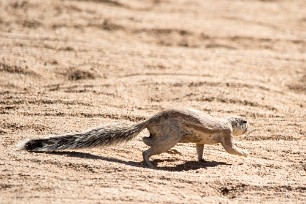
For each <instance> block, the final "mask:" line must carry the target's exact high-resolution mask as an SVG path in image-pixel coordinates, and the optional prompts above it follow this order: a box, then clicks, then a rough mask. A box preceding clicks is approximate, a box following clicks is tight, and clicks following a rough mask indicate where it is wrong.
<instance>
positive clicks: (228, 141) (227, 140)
mask: <svg viewBox="0 0 306 204" xmlns="http://www.w3.org/2000/svg"><path fill="white" fill-rule="evenodd" d="M221 144H222V146H223V147H224V149H225V150H226V151H227V152H228V153H230V154H234V155H238V156H244V157H246V156H247V155H248V152H247V151H246V150H242V149H240V148H238V147H236V146H235V145H234V144H233V142H232V136H225V137H224V138H222V139H221Z"/></svg>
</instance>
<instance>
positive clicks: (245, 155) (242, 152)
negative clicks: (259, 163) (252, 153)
mask: <svg viewBox="0 0 306 204" xmlns="http://www.w3.org/2000/svg"><path fill="white" fill-rule="evenodd" d="M248 155H249V152H248V151H247V150H242V151H241V156H244V157H247V156H248Z"/></svg>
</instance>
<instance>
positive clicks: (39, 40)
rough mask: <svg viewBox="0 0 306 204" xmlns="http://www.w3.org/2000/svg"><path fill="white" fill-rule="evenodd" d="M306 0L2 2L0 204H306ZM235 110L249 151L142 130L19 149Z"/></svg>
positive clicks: (242, 142) (239, 143) (242, 143)
mask: <svg viewBox="0 0 306 204" xmlns="http://www.w3.org/2000/svg"><path fill="white" fill-rule="evenodd" d="M302 8H306V1H304V0H294V1H291V0H269V1H268V0H265V1H263V0H262V1H259V0H247V1H227V0H223V1H222V0H205V1H192V0H177V1H175V0H165V1H163V0H143V1H140V0H139V1H136V0H131V1H130V0H129V1H123V0H121V1H119V0H87V1H86V0H62V1H60V0H44V1H41V0H18V1H16V0H12V1H7V0H0V83H1V87H0V114H1V115H0V203H26V202H27V203H64V202H65V203H76V202H81V203H114V202H116V203H134V202H137V203H207V202H208V203H219V202H221V203H226V202H238V203H239V202H241V203H246V202H247V203H258V202H267V203H279V202H286V203H288V202H289V203H305V202H306V161H305V157H306V156H305V155H306V154H305V153H306V141H305V135H306V128H305V127H306V111H305V109H306V12H305V11H304V10H303V9H302ZM180 106H182V107H193V108H196V109H199V110H201V111H204V112H207V113H209V114H211V115H213V116H216V117H223V116H227V115H232V114H235V115H241V116H244V117H246V118H247V119H248V120H249V122H250V124H251V125H252V128H253V131H251V132H250V133H249V134H247V135H244V136H242V137H241V138H237V139H236V143H237V146H239V147H241V148H244V149H247V150H248V151H249V153H250V154H249V157H247V158H242V157H238V156H232V155H230V154H228V153H226V152H225V150H224V149H223V148H222V147H221V146H220V145H214V146H208V145H207V146H206V147H205V158H206V160H208V163H199V162H197V161H196V158H197V156H196V150H195V146H194V144H179V145H177V146H176V147H175V148H176V149H177V150H178V151H179V152H180V153H164V154H161V155H157V156H153V157H152V158H153V159H154V160H155V161H154V164H155V165H156V166H157V167H156V168H155V169H149V168H146V167H145V166H144V165H143V163H142V151H144V150H146V149H147V148H148V147H146V145H145V144H143V142H142V137H143V136H146V135H147V134H148V132H147V131H146V130H145V131H143V132H142V133H141V134H140V135H139V136H138V137H137V138H135V139H134V140H133V141H131V142H129V143H126V144H121V145H119V146H112V147H107V148H95V149H86V150H77V151H64V152H58V153H53V154H46V153H40V154H39V153H28V152H24V151H18V150H17V149H16V148H15V144H16V143H18V142H19V141H21V140H23V139H26V138H36V137H42V136H48V135H56V134H62V133H66V132H77V131H84V130H87V129H90V128H93V127H96V126H99V125H105V124H109V123H112V124H113V123H123V122H124V123H131V124H132V123H135V122H139V121H142V120H144V119H145V118H147V117H150V116H152V115H153V114H154V113H157V112H159V111H161V110H163V109H166V108H173V107H180Z"/></svg>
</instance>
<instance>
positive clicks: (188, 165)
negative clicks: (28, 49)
mask: <svg viewBox="0 0 306 204" xmlns="http://www.w3.org/2000/svg"><path fill="white" fill-rule="evenodd" d="M47 153H48V154H55V155H63V156H67V157H77V158H83V159H93V160H104V161H108V162H116V163H120V164H125V165H129V166H134V167H141V168H148V167H146V166H145V165H144V163H143V162H134V161H124V160H121V159H117V158H113V157H104V156H98V155H94V154H90V153H85V152H72V151H63V152H47ZM162 161H166V160H159V159H155V160H154V161H153V162H152V163H153V164H154V165H155V166H156V164H157V162H162ZM170 161H172V160H170ZM219 165H231V164H228V163H225V162H217V161H207V162H205V163H204V162H199V161H187V162H185V163H183V164H179V165H177V166H170V167H155V168H154V169H156V170H164V171H188V170H196V169H201V168H208V167H215V166H219Z"/></svg>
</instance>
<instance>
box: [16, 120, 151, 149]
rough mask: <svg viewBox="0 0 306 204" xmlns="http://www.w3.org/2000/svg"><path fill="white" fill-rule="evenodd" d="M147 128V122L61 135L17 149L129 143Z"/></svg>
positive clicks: (24, 144) (23, 143)
mask: <svg viewBox="0 0 306 204" xmlns="http://www.w3.org/2000/svg"><path fill="white" fill-rule="evenodd" d="M145 127H146V122H143V123H140V124H137V125H133V126H122V127H118V126H113V127H100V128H96V129H92V130H89V131H87V132H83V133H76V134H66V135H59V136H55V137H49V138H45V139H32V140H26V141H24V142H22V143H20V144H19V145H17V147H18V148H19V149H23V150H27V151H33V152H49V151H56V150H64V149H80V148H90V147H96V146H106V145H113V144H118V143H121V142H124V141H129V140H131V139H132V138H134V137H135V136H136V135H138V134H139V133H140V132H141V131H142V130H143V129H144V128H145Z"/></svg>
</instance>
